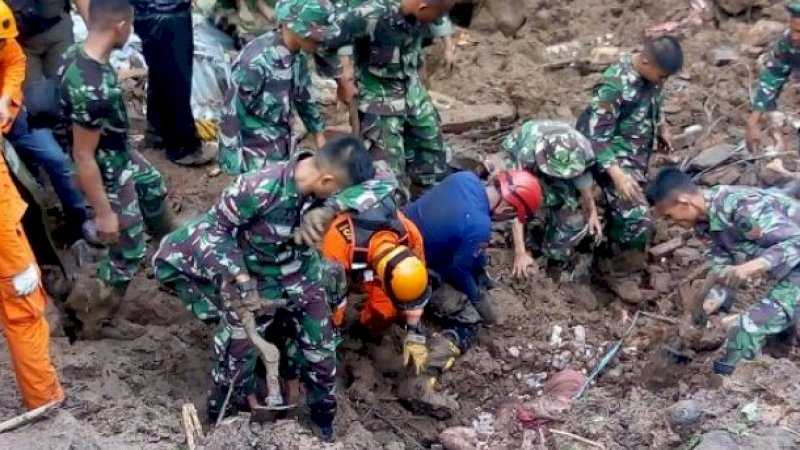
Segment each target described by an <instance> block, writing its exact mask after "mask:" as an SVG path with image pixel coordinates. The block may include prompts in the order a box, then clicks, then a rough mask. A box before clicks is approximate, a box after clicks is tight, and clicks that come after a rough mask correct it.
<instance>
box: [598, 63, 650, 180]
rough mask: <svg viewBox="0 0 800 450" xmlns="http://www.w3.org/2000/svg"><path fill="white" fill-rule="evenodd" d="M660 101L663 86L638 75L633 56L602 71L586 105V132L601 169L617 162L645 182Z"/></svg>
mask: <svg viewBox="0 0 800 450" xmlns="http://www.w3.org/2000/svg"><path fill="white" fill-rule="evenodd" d="M663 101H664V93H663V90H662V88H661V87H660V86H657V85H654V84H652V83H648V82H647V81H645V80H644V79H643V78H642V77H641V76H640V75H639V73H638V72H637V71H636V69H635V68H634V67H633V57H632V55H624V56H623V57H622V58H621V60H620V62H619V63H617V64H613V65H611V66H609V67H608V68H607V69H606V70H605V72H603V75H602V78H601V79H600V82H599V84H598V85H597V86H595V89H594V96H593V98H592V103H591V104H590V105H589V132H588V138H589V139H590V140H591V141H592V145H593V146H594V152H595V155H596V156H597V164H598V166H599V167H600V169H602V170H605V169H608V167H610V166H612V165H614V164H616V165H618V166H619V167H620V168H622V169H624V170H625V171H626V172H628V173H629V174H630V175H632V176H634V178H636V179H637V181H640V182H643V181H645V179H644V173H645V171H646V169H647V162H648V160H649V159H650V153H651V152H652V150H653V146H654V143H655V138H656V132H657V129H658V123H659V120H660V118H661V105H662V104H663Z"/></svg>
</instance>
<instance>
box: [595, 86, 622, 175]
mask: <svg viewBox="0 0 800 450" xmlns="http://www.w3.org/2000/svg"><path fill="white" fill-rule="evenodd" d="M621 105H622V84H621V83H620V80H619V79H618V78H616V77H613V76H607V75H604V76H603V80H602V81H601V83H600V85H599V86H597V87H596V88H595V93H594V97H593V98H592V103H591V105H590V108H591V110H590V111H591V112H590V115H589V136H588V137H589V139H590V140H591V141H592V146H593V148H594V153H595V156H596V158H597V165H598V167H600V169H602V170H606V169H608V168H609V167H610V166H612V165H613V164H614V163H615V161H616V159H617V155H616V153H615V152H614V148H613V147H612V146H611V140H612V139H613V137H614V131H615V130H616V127H617V120H618V119H619V115H620V107H621Z"/></svg>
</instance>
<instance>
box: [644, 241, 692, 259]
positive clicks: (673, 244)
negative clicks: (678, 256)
mask: <svg viewBox="0 0 800 450" xmlns="http://www.w3.org/2000/svg"><path fill="white" fill-rule="evenodd" d="M683 243H684V241H683V238H682V237H681V236H677V237H674V238H672V239H670V240H668V241H666V242H662V243H660V244H658V245H655V246H653V247H650V254H651V255H653V257H654V258H660V257H662V256H666V255H668V254H670V253H672V252H674V251H675V250H677V249H678V248H680V247H682V246H683Z"/></svg>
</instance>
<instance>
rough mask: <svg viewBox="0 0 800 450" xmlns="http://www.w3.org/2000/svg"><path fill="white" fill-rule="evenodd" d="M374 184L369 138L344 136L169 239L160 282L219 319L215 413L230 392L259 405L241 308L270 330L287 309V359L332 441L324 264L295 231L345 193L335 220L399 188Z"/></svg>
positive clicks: (236, 189) (229, 195)
mask: <svg viewBox="0 0 800 450" xmlns="http://www.w3.org/2000/svg"><path fill="white" fill-rule="evenodd" d="M374 176H375V170H374V167H373V166H372V162H371V161H370V159H369V155H368V154H367V150H366V148H364V145H363V143H362V142H361V140H360V139H358V138H357V137H355V136H342V137H338V138H335V139H332V140H330V141H329V142H328V143H327V144H326V145H325V146H323V148H322V149H320V150H318V151H317V153H316V154H313V155H312V154H310V153H302V152H301V153H298V154H296V155H294V156H293V157H292V158H290V159H289V161H284V162H281V163H276V164H272V165H269V166H267V167H266V168H264V169H261V170H257V171H254V172H251V173H249V174H246V175H243V176H241V177H239V178H238V179H237V180H236V181H235V182H234V183H233V184H232V185H231V186H229V187H228V188H227V189H225V191H224V192H223V193H222V197H221V198H220V200H219V201H218V202H217V203H216V204H215V205H214V207H213V208H212V209H211V210H210V211H209V212H208V213H207V214H205V215H204V216H202V217H201V218H199V219H196V220H194V221H192V222H190V223H188V224H186V225H184V226H183V227H182V228H180V229H178V230H176V231H175V232H173V233H171V234H170V235H168V236H167V237H165V238H164V240H163V241H162V243H161V246H160V248H159V249H158V251H157V252H156V254H155V256H154V258H153V266H154V268H155V275H156V279H157V280H158V282H159V283H160V284H161V285H162V286H164V287H166V288H168V289H171V290H173V291H174V292H176V293H177V294H178V295H180V296H181V298H182V299H183V300H184V302H186V303H187V305H189V306H190V308H192V310H193V311H194V312H195V313H196V314H198V315H199V316H200V317H201V318H206V319H208V318H213V317H214V316H221V317H220V325H219V327H218V328H217V330H216V332H215V333H214V349H215V353H216V357H217V364H216V365H215V366H214V368H213V370H212V377H213V379H214V383H215V385H216V387H217V389H216V392H215V393H214V395H212V398H211V399H210V405H209V409H210V411H209V413H210V415H212V416H214V415H218V414H224V413H225V412H224V411H221V410H220V408H221V405H222V402H223V399H224V397H225V394H226V392H227V391H228V387H229V386H230V385H231V384H233V385H234V387H235V392H236V396H235V397H234V400H235V401H236V402H235V403H236V404H242V405H245V406H247V405H250V406H252V405H254V404H256V403H257V399H256V397H255V380H254V377H253V371H254V368H255V363H256V358H257V353H256V350H255V349H254V348H253V347H252V346H251V344H250V342H249V340H248V339H247V337H246V334H245V332H244V329H243V328H242V324H241V321H240V320H239V316H238V314H237V312H236V311H237V308H241V307H243V306H244V307H246V308H248V309H252V310H253V311H254V312H255V313H256V315H257V317H258V323H259V325H260V327H261V328H262V330H263V328H265V327H266V324H267V323H268V322H269V320H270V319H271V316H273V315H274V312H275V310H276V309H277V307H278V306H280V305H282V304H283V303H284V302H286V309H287V310H288V311H289V315H290V322H291V325H292V329H293V331H292V335H291V336H290V338H291V339H290V344H291V345H289V346H288V349H287V351H288V352H289V354H288V355H287V356H288V357H289V359H290V360H292V361H295V365H296V367H298V368H300V369H302V370H303V372H304V373H303V378H304V382H305V383H306V390H307V397H308V404H309V407H310V409H311V417H312V419H313V421H314V423H315V424H316V425H317V426H318V427H319V428H320V431H321V432H322V434H323V436H324V437H327V438H330V437H332V428H331V424H332V421H333V416H334V413H335V410H336V399H335V392H334V387H335V374H336V358H335V350H336V342H335V340H334V331H333V326H332V323H331V309H330V306H329V303H328V299H327V297H326V294H325V289H324V286H323V275H322V271H323V265H322V264H321V260H320V254H319V252H318V251H317V250H316V249H314V248H312V247H308V246H305V245H298V244H296V243H295V240H294V239H293V232H295V229H296V228H297V227H298V226H300V224H301V216H302V215H303V214H306V215H308V214H309V213H308V212H307V211H308V209H309V207H310V206H311V204H312V203H313V202H314V201H315V200H322V199H327V198H328V197H330V196H331V195H332V194H334V193H335V192H338V191H340V190H341V189H344V188H347V189H344V190H342V191H341V192H339V193H338V194H337V195H336V196H335V197H334V198H331V199H328V200H327V201H326V202H325V203H326V204H327V205H329V207H330V210H331V211H332V212H333V213H334V214H335V213H337V212H341V211H343V210H355V211H362V210H365V209H367V208H369V207H371V206H372V205H374V204H375V203H376V202H377V201H378V200H379V199H381V198H385V197H386V196H387V195H389V194H390V193H391V189H387V190H382V191H381V190H376V189H375V188H376V187H380V186H381V183H380V182H377V181H375V180H373V177H374ZM351 185H352V186H351ZM348 186H351V187H349V188H348ZM327 210H328V209H327V208H317V209H315V210H312V211H311V212H312V213H313V212H316V211H327ZM201 299H202V300H201ZM217 311H219V312H221V314H220V313H218V312H217Z"/></svg>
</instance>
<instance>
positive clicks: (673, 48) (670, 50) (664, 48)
mask: <svg viewBox="0 0 800 450" xmlns="http://www.w3.org/2000/svg"><path fill="white" fill-rule="evenodd" d="M644 55H645V56H646V57H647V59H649V60H650V61H652V62H653V63H654V64H655V65H657V66H658V67H659V68H660V69H661V70H663V71H664V72H666V73H667V75H674V74H676V73H678V72H680V70H681V69H682V68H683V48H681V43H680V42H679V41H678V40H677V39H675V38H674V37H672V36H660V37H657V38H652V39H647V40H646V41H645V42H644Z"/></svg>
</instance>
